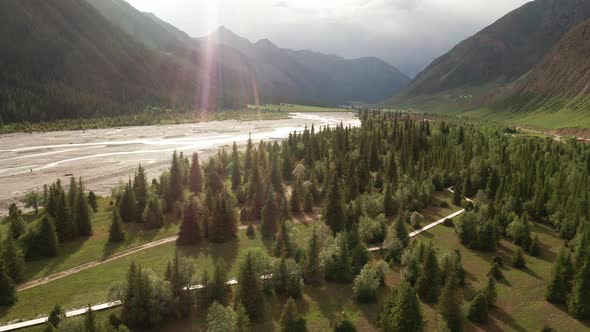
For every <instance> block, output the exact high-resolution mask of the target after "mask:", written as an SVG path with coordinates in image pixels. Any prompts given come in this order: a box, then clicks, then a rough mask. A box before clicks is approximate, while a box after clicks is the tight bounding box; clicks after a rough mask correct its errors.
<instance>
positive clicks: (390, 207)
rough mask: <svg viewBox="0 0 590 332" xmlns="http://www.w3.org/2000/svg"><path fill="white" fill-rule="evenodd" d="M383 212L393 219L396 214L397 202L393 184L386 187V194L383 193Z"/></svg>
mask: <svg viewBox="0 0 590 332" xmlns="http://www.w3.org/2000/svg"><path fill="white" fill-rule="evenodd" d="M383 211H384V212H385V215H386V216H387V217H391V216H393V215H394V214H395V202H394V200H393V189H392V185H391V183H388V184H387V185H385V192H384V193H383Z"/></svg>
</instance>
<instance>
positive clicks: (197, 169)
mask: <svg viewBox="0 0 590 332" xmlns="http://www.w3.org/2000/svg"><path fill="white" fill-rule="evenodd" d="M190 187H191V191H192V192H193V193H195V194H197V195H198V194H200V193H201V192H202V191H203V173H202V171H201V164H200V162H199V154H198V153H196V152H195V153H193V161H192V163H191V173H190Z"/></svg>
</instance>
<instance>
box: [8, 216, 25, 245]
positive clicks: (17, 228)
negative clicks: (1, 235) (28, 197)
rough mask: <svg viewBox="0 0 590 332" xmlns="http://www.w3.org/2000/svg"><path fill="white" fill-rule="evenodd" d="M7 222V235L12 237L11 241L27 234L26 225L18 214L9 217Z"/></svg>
mask: <svg viewBox="0 0 590 332" xmlns="http://www.w3.org/2000/svg"><path fill="white" fill-rule="evenodd" d="M8 221H9V222H10V226H9V229H8V235H9V236H12V238H13V239H18V238H19V237H20V236H21V235H23V234H25V233H26V232H27V225H26V224H25V221H24V220H23V217H22V216H21V215H20V214H19V215H18V216H15V217H10V216H9V217H8Z"/></svg>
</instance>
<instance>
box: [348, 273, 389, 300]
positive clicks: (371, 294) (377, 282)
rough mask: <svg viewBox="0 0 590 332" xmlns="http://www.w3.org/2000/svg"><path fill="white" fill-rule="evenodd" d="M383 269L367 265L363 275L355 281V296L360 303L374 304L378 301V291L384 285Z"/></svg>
mask: <svg viewBox="0 0 590 332" xmlns="http://www.w3.org/2000/svg"><path fill="white" fill-rule="evenodd" d="M380 271H382V269H381V267H379V266H376V267H372V266H370V265H369V264H367V265H365V267H363V269H362V270H361V273H359V275H358V276H357V277H356V278H355V279H354V286H353V290H354V295H355V297H356V300H357V301H358V302H360V303H372V302H375V301H376V300H377V290H378V289H379V287H380V286H381V284H382V279H383V277H382V272H381V273H380Z"/></svg>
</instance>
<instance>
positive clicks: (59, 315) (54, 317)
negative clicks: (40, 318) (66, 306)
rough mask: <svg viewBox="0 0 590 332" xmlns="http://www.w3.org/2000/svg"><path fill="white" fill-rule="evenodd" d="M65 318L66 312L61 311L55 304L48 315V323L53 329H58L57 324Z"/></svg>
mask: <svg viewBox="0 0 590 332" xmlns="http://www.w3.org/2000/svg"><path fill="white" fill-rule="evenodd" d="M65 318H66V312H65V311H64V310H63V309H62V307H61V306H60V305H59V304H56V305H55V307H53V309H52V310H51V312H50V313H49V318H48V320H47V321H48V322H49V324H51V325H52V326H53V327H59V324H60V323H61V321H62V320H64V319H65Z"/></svg>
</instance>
